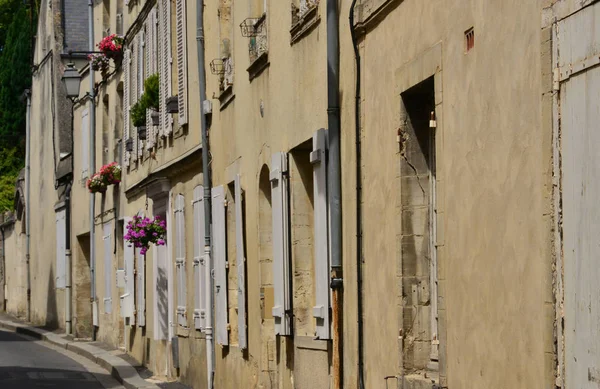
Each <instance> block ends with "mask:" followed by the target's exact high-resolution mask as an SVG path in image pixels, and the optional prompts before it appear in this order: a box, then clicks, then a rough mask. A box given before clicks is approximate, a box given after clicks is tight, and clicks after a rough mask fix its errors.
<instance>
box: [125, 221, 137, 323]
mask: <svg viewBox="0 0 600 389" xmlns="http://www.w3.org/2000/svg"><path fill="white" fill-rule="evenodd" d="M130 220H131V218H125V220H124V223H123V226H124V228H127V227H126V226H127V223H128V222H129V221H130ZM134 257H135V251H134V248H133V245H131V243H129V242H128V241H127V240H125V238H123V262H125V294H124V295H123V296H122V297H123V298H122V301H123V317H125V318H129V325H134V324H135V315H134V314H133V312H134V310H135V273H134V260H135V258H134Z"/></svg>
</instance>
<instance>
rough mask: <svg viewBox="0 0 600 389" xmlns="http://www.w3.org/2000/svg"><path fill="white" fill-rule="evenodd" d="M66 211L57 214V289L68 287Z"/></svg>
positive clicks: (62, 210)
mask: <svg viewBox="0 0 600 389" xmlns="http://www.w3.org/2000/svg"><path fill="white" fill-rule="evenodd" d="M66 226H67V225H66V223H65V210H64V209H61V210H60V211H58V212H56V288H57V289H63V288H65V287H66V285H67V284H66V273H65V270H66V268H65V239H66Z"/></svg>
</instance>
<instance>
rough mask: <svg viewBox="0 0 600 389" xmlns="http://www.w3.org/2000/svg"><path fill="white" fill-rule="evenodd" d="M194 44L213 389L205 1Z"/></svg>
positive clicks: (198, 6)
mask: <svg viewBox="0 0 600 389" xmlns="http://www.w3.org/2000/svg"><path fill="white" fill-rule="evenodd" d="M196 45H197V52H198V91H199V92H200V104H201V105H202V111H201V112H200V127H201V131H202V185H203V186H204V194H203V202H204V263H205V266H208V268H209V271H207V272H205V274H206V279H205V280H204V281H205V283H204V285H208V293H206V296H207V299H208V301H207V307H208V309H207V310H206V323H207V324H206V327H205V328H204V333H205V335H206V371H207V374H206V376H207V377H208V386H207V388H208V389H212V388H213V380H214V375H215V350H214V339H213V328H214V326H213V311H212V307H213V288H214V285H213V284H214V282H213V278H212V270H213V264H212V257H211V251H212V235H211V223H212V206H211V180H210V168H209V161H208V154H209V146H208V128H207V125H206V113H205V112H204V109H203V108H204V102H205V101H206V66H205V63H204V62H205V61H204V1H203V0H196Z"/></svg>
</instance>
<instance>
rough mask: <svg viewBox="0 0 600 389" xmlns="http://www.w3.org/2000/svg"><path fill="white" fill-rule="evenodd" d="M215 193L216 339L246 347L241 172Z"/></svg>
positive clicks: (213, 194)
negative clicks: (232, 181)
mask: <svg viewBox="0 0 600 389" xmlns="http://www.w3.org/2000/svg"><path fill="white" fill-rule="evenodd" d="M212 196H213V199H212V201H213V202H212V204H213V231H214V247H213V252H214V260H215V290H216V296H215V316H216V318H215V319H216V329H215V332H216V339H217V343H218V344H221V345H230V344H231V345H233V346H237V347H239V348H240V349H246V348H247V347H248V341H247V328H246V326H247V324H246V323H247V322H246V309H247V301H246V264H245V262H246V252H245V229H244V208H243V192H242V189H241V184H240V177H239V175H238V176H237V177H236V179H235V182H234V183H233V185H228V186H227V188H225V187H223V186H220V187H217V188H213V192H212ZM225 199H226V202H225ZM225 204H227V205H225ZM228 332H230V333H228Z"/></svg>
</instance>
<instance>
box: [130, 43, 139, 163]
mask: <svg viewBox="0 0 600 389" xmlns="http://www.w3.org/2000/svg"><path fill="white" fill-rule="evenodd" d="M138 38H139V36H138V35H136V36H135V37H134V39H133V43H134V44H133V45H132V46H131V68H130V71H129V87H130V88H131V94H130V99H131V100H130V104H131V106H133V105H135V103H137V102H138V98H139V97H138V96H139V95H138V93H139V87H138V79H139V78H138V69H139V66H138V59H139V39H138ZM130 136H131V139H132V141H133V149H132V150H131V158H130V163H131V162H136V161H137V155H138V131H137V128H136V127H134V126H133V123H132V128H131V133H130Z"/></svg>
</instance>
